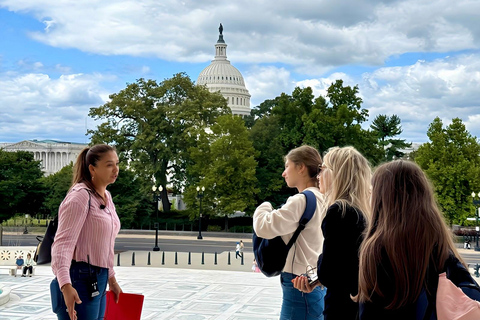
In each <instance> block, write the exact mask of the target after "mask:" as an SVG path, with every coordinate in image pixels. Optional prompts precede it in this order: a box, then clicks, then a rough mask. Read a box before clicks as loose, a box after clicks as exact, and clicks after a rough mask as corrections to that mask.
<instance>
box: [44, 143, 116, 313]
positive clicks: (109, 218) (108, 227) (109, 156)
mask: <svg viewBox="0 0 480 320" xmlns="http://www.w3.org/2000/svg"><path fill="white" fill-rule="evenodd" d="M118 163H119V161H118V156H117V153H116V152H115V150H114V149H113V148H112V147H110V146H108V145H104V144H102V145H95V146H93V147H91V148H85V149H84V150H82V152H81V153H80V154H79V156H78V158H77V161H76V162H75V166H74V175H73V182H72V186H71V187H70V190H69V192H68V194H67V196H66V197H65V199H64V200H63V202H62V204H61V205H60V208H59V211H58V230H57V233H56V235H55V242H54V243H53V246H52V269H53V273H54V274H55V276H56V278H55V279H54V280H53V281H52V284H51V286H50V290H51V293H52V309H53V311H54V312H55V313H56V314H57V316H58V319H60V320H64V319H65V320H68V319H70V320H76V319H78V320H84V319H85V320H96V319H103V316H104V313H105V300H106V299H105V294H106V288H107V283H108V287H109V289H110V291H112V292H114V293H115V297H116V300H117V301H118V297H119V294H120V292H122V290H121V289H120V286H119V285H118V283H117V281H116V280H115V272H114V271H113V263H114V245H115V237H116V236H117V234H118V231H119V230H120V220H119V219H118V216H117V212H116V211H115V205H114V204H113V201H112V196H111V195H110V193H109V192H108V191H107V190H106V188H107V186H108V185H109V184H111V183H114V182H115V180H116V179H117V176H118V172H119V168H118Z"/></svg>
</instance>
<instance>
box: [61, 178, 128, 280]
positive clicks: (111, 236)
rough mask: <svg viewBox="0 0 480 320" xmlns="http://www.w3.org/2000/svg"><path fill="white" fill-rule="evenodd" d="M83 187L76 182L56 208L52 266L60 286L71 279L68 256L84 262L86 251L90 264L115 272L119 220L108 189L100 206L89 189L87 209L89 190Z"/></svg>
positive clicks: (113, 273) (112, 274) (98, 200)
mask: <svg viewBox="0 0 480 320" xmlns="http://www.w3.org/2000/svg"><path fill="white" fill-rule="evenodd" d="M86 189H87V186H86V185H85V184H83V183H79V184H76V185H75V186H74V187H73V188H72V190H71V191H70V192H69V193H68V194H67V196H66V197H65V199H64V200H63V202H62V204H61V205H60V208H59V210H58V230H57V233H56V235H55V241H54V243H53V245H52V270H53V273H54V274H55V276H57V279H58V284H59V285H60V288H61V287H62V286H63V285H65V284H67V283H72V281H71V279H70V265H71V262H72V259H73V260H75V261H84V262H87V255H88V256H89V257H90V264H91V265H94V266H97V267H102V268H108V277H109V278H110V277H112V276H114V275H115V272H114V271H113V263H114V246H115V238H116V236H117V234H118V231H119V230H120V220H119V219H118V216H117V212H116V211H115V205H114V204H113V201H112V196H111V195H110V192H108V191H107V192H106V193H105V196H106V200H107V203H106V207H105V209H100V205H101V204H102V202H101V201H100V199H99V197H98V196H96V195H94V194H93V193H91V196H90V211H89V210H88V199H89V192H88V191H87V190H86Z"/></svg>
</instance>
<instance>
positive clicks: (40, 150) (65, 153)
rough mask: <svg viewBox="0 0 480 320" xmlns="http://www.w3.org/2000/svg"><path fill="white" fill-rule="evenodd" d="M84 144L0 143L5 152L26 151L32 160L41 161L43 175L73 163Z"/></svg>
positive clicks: (55, 142)
mask: <svg viewBox="0 0 480 320" xmlns="http://www.w3.org/2000/svg"><path fill="white" fill-rule="evenodd" d="M85 147H87V145H86V144H80V143H70V142H63V141H55V140H42V141H39V140H24V141H21V142H18V143H0V148H2V149H3V150H5V151H28V152H31V153H33V156H34V159H35V160H39V161H41V164H42V170H43V171H44V173H45V175H47V176H48V175H50V174H52V173H55V172H58V171H60V169H62V168H63V167H65V166H66V165H68V164H70V162H75V160H76V159H77V156H78V155H79V154H80V152H81V151H82V150H83V149H84V148H85Z"/></svg>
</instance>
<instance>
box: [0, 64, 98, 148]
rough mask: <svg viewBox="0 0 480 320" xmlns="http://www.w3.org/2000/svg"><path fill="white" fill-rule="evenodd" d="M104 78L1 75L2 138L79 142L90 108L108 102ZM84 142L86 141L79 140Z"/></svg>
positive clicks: (0, 118) (36, 74) (0, 134)
mask: <svg viewBox="0 0 480 320" xmlns="http://www.w3.org/2000/svg"><path fill="white" fill-rule="evenodd" d="M104 80H106V79H105V78H104V77H102V76H101V75H85V74H70V75H62V76H60V77H59V78H56V79H54V78H51V77H50V76H48V75H46V74H42V73H30V74H13V73H9V74H3V75H0V115H1V116H0V136H3V137H10V140H11V141H16V140H17V139H16V137H19V139H25V138H26V137H30V138H41V137H39V136H38V133H39V132H41V135H42V137H43V138H49V139H50V138H54V137H58V138H60V139H61V140H68V139H69V138H70V141H77V140H78V136H79V133H84V132H85V119H86V118H87V114H88V111H89V109H90V108H91V107H98V106H99V105H101V104H103V103H104V102H105V100H104V98H105V96H107V93H106V92H105V90H104V89H102V86H101V85H100V83H101V81H104ZM80 142H83V141H80Z"/></svg>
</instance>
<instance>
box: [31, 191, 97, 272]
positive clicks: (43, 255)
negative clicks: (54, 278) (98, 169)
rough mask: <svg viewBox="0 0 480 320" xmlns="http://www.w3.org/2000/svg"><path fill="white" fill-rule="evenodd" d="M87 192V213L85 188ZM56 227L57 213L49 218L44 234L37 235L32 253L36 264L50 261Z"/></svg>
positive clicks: (89, 197)
mask: <svg viewBox="0 0 480 320" xmlns="http://www.w3.org/2000/svg"><path fill="white" fill-rule="evenodd" d="M85 190H87V192H88V212H87V217H88V214H89V213H90V200H91V195H90V190H89V189H85ZM57 229H58V215H57V216H56V217H55V219H53V220H51V221H50V222H49V224H48V227H47V231H45V235H44V236H37V240H38V245H37V249H36V250H35V254H34V255H33V261H35V262H36V263H37V264H47V263H50V262H51V261H52V244H53V241H54V240H55V234H56V233H57Z"/></svg>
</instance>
